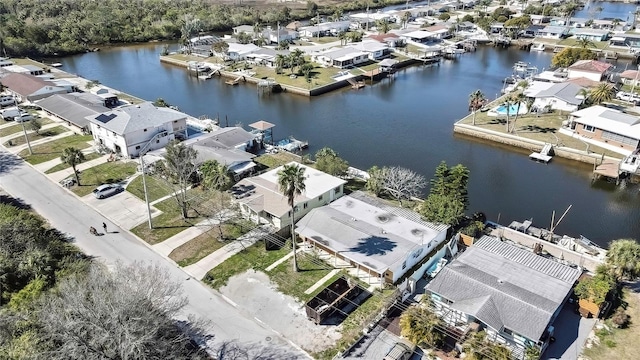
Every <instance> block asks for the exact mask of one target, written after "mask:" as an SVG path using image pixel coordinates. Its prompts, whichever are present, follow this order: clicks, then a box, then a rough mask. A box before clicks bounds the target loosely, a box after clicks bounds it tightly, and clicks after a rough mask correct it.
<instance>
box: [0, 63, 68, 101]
mask: <svg viewBox="0 0 640 360" xmlns="http://www.w3.org/2000/svg"><path fill="white" fill-rule="evenodd" d="M5 69H6V68H5ZM0 83H2V85H4V86H5V87H6V88H7V89H8V90H9V91H10V92H11V93H12V94H13V95H14V96H15V97H16V99H17V100H18V102H22V101H36V100H40V99H44V98H46V97H48V96H51V95H55V94H66V93H67V92H68V90H67V89H66V88H64V87H61V86H58V85H56V84H55V83H53V82H51V81H47V80H43V79H40V78H38V77H36V76H34V75H31V74H27V73H5V74H4V75H3V76H1V77H0Z"/></svg>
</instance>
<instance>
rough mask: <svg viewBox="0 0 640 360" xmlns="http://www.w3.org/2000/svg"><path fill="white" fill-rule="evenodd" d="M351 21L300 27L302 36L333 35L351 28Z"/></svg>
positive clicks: (299, 32)
mask: <svg viewBox="0 0 640 360" xmlns="http://www.w3.org/2000/svg"><path fill="white" fill-rule="evenodd" d="M350 25H351V22H350V21H334V22H325V23H321V24H318V25H314V26H303V27H301V28H300V29H298V34H299V36H300V37H316V36H331V35H337V34H339V33H341V32H345V31H347V30H349V26H350Z"/></svg>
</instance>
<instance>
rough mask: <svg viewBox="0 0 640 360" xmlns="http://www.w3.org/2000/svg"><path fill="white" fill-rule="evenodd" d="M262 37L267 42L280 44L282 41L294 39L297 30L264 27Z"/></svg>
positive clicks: (296, 36) (296, 35)
mask: <svg viewBox="0 0 640 360" xmlns="http://www.w3.org/2000/svg"><path fill="white" fill-rule="evenodd" d="M262 38H263V39H265V40H266V41H267V43H269V44H280V43H281V42H283V41H287V42H292V41H294V40H295V39H297V38H298V32H297V31H295V30H288V29H276V30H272V29H266V30H264V31H263V32H262Z"/></svg>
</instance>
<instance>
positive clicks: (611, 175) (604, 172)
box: [593, 160, 620, 183]
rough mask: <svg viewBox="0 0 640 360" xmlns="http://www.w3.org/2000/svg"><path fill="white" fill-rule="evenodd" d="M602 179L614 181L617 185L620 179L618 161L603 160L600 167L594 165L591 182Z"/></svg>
mask: <svg viewBox="0 0 640 360" xmlns="http://www.w3.org/2000/svg"><path fill="white" fill-rule="evenodd" d="M602 177H604V178H607V179H615V180H616V183H617V182H618V181H619V177H620V161H619V160H604V161H603V162H602V163H601V164H600V165H594V167H593V180H596V179H599V178H602Z"/></svg>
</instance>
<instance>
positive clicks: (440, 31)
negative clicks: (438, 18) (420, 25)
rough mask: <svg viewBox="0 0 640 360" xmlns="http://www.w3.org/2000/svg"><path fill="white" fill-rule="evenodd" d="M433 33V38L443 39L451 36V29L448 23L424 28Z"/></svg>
mask: <svg viewBox="0 0 640 360" xmlns="http://www.w3.org/2000/svg"><path fill="white" fill-rule="evenodd" d="M424 30H425V31H428V32H430V33H431V38H432V39H435V40H443V39H447V38H450V37H451V31H449V27H448V26H446V25H433V26H429V27H427V28H425V29H424Z"/></svg>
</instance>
